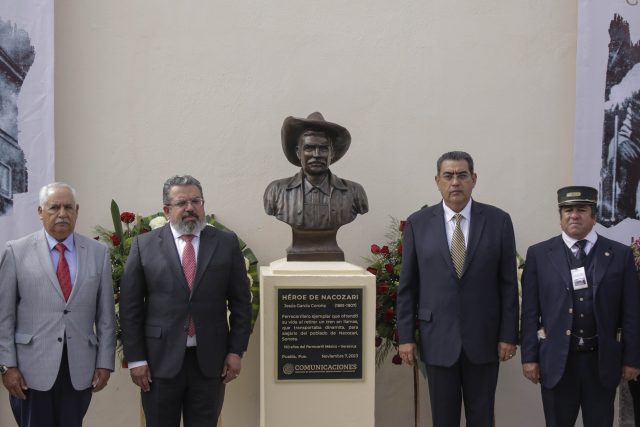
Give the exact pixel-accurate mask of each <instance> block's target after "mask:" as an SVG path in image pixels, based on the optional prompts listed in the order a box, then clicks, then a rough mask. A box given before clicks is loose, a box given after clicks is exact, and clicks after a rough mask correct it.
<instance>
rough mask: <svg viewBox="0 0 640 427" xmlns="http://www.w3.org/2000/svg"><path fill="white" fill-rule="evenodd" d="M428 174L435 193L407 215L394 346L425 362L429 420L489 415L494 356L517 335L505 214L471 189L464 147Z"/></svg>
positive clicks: (481, 426)
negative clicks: (435, 199) (434, 199)
mask: <svg viewBox="0 0 640 427" xmlns="http://www.w3.org/2000/svg"><path fill="white" fill-rule="evenodd" d="M437 171H438V175H437V176H436V177H435V180H436V184H437V186H438V190H439V191H440V193H441V194H442V203H438V204H437V205H434V206H431V207H429V208H425V209H422V210H420V211H418V212H416V213H414V214H413V215H411V216H409V218H408V219H407V222H406V225H405V229H404V239H403V258H402V272H401V274H400V287H399V291H398V302H397V304H398V305H397V318H398V334H399V338H400V339H399V341H400V348H399V353H400V357H401V358H402V360H403V361H404V362H405V363H409V364H412V363H414V361H415V358H416V350H417V347H418V346H417V344H416V329H418V330H419V332H420V336H419V345H420V357H421V359H422V360H423V361H424V362H425V364H426V367H427V378H428V380H429V396H430V398H431V409H432V418H433V425H434V426H435V427H448V426H458V425H460V408H461V403H462V400H463V399H464V409H465V418H466V420H467V426H472V427H490V426H492V425H493V406H494V400H495V398H494V395H495V389H496V383H497V380H498V364H499V362H498V360H501V361H505V360H509V359H511V358H512V357H513V356H514V355H515V352H516V342H517V339H518V282H517V277H516V253H515V239H514V234H513V226H512V224H511V218H510V217H509V215H508V214H507V213H505V212H503V211H502V210H500V209H498V208H496V207H493V206H490V205H486V204H483V203H479V202H476V201H475V200H472V199H471V192H472V190H473V188H474V187H475V184H476V180H477V176H476V174H475V172H474V170H473V159H472V158H471V156H470V155H469V154H467V153H465V152H462V151H452V152H449V153H445V154H443V155H442V156H441V157H440V158H439V159H438V162H437Z"/></svg>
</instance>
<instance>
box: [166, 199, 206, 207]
mask: <svg viewBox="0 0 640 427" xmlns="http://www.w3.org/2000/svg"><path fill="white" fill-rule="evenodd" d="M188 204H191V206H193V207H194V208H199V207H200V206H202V205H204V199H201V198H199V197H198V198H195V199H191V200H178V201H177V202H174V203H169V204H168V205H167V206H173V207H175V208H178V209H184V208H186V207H187V205H188Z"/></svg>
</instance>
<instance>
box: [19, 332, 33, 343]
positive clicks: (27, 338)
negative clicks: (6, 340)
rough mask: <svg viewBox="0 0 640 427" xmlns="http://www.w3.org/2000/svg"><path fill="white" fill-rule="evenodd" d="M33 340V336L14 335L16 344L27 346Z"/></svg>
mask: <svg viewBox="0 0 640 427" xmlns="http://www.w3.org/2000/svg"><path fill="white" fill-rule="evenodd" d="M32 339H33V335H31V334H18V333H16V336H15V342H16V344H29V343H30V342H31V340H32Z"/></svg>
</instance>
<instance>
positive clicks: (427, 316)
mask: <svg viewBox="0 0 640 427" xmlns="http://www.w3.org/2000/svg"><path fill="white" fill-rule="evenodd" d="M432 317H433V313H432V312H431V310H427V309H426V308H420V309H418V320H422V321H424V322H431V318H432Z"/></svg>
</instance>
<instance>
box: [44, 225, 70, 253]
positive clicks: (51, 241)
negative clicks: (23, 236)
mask: <svg viewBox="0 0 640 427" xmlns="http://www.w3.org/2000/svg"><path fill="white" fill-rule="evenodd" d="M44 236H45V237H46V238H47V244H48V245H49V252H51V251H52V250H53V249H54V248H55V247H56V245H57V244H58V243H63V244H64V246H65V247H66V248H67V249H66V250H67V252H69V253H73V252H75V250H76V244H75V240H74V238H73V233H71V234H69V235H68V236H67V238H66V239H64V240H63V241H62V242H58V241H57V240H56V239H55V238H54V237H53V236H51V235H50V234H49V233H47V230H44Z"/></svg>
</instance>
